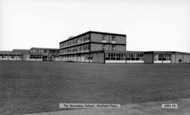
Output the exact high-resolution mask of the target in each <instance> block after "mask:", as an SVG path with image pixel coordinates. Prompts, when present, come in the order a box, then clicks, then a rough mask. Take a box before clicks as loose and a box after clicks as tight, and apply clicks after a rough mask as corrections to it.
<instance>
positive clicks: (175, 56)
mask: <svg viewBox="0 0 190 115" xmlns="http://www.w3.org/2000/svg"><path fill="white" fill-rule="evenodd" d="M144 63H150V64H151V63H173V64H178V63H190V53H186V52H175V51H147V52H144Z"/></svg>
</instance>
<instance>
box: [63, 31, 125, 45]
mask: <svg viewBox="0 0 190 115" xmlns="http://www.w3.org/2000/svg"><path fill="white" fill-rule="evenodd" d="M90 33H96V34H106V35H117V36H123V37H126V34H118V33H111V32H100V31H87V32H84V33H82V34H79V35H76V36H73V37H70V38H68V39H66V40H63V41H61V42H60V44H61V43H63V42H66V41H69V40H72V39H75V38H78V37H80V36H83V35H86V34H90Z"/></svg>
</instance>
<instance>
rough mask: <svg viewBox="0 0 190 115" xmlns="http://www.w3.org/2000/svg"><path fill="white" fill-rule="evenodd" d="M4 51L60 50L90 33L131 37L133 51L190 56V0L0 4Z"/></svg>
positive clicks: (14, 0) (19, 0)
mask: <svg viewBox="0 0 190 115" xmlns="http://www.w3.org/2000/svg"><path fill="white" fill-rule="evenodd" d="M0 7H1V9H0V50H12V49H24V48H27V49H28V48H31V47H48V48H49V47H50V48H58V47H59V42H60V41H62V40H65V39H67V38H68V37H69V36H75V35H78V34H80V33H83V32H85V31H89V30H94V31H103V32H113V33H122V34H127V49H128V50H176V51H186V52H190V1H189V0H0Z"/></svg>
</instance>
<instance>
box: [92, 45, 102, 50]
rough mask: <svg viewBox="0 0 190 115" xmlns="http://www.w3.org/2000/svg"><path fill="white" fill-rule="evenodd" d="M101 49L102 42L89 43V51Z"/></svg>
mask: <svg viewBox="0 0 190 115" xmlns="http://www.w3.org/2000/svg"><path fill="white" fill-rule="evenodd" d="M100 50H103V48H102V44H91V51H100Z"/></svg>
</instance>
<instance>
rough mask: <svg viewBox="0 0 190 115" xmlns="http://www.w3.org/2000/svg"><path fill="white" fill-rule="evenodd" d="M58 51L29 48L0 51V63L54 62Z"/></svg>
mask: <svg viewBox="0 0 190 115" xmlns="http://www.w3.org/2000/svg"><path fill="white" fill-rule="evenodd" d="M58 52H59V50H58V49H54V48H31V49H29V50H28V49H14V50H12V51H0V60H2V61H6V60H9V61H55V60H56V57H57V56H58Z"/></svg>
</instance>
